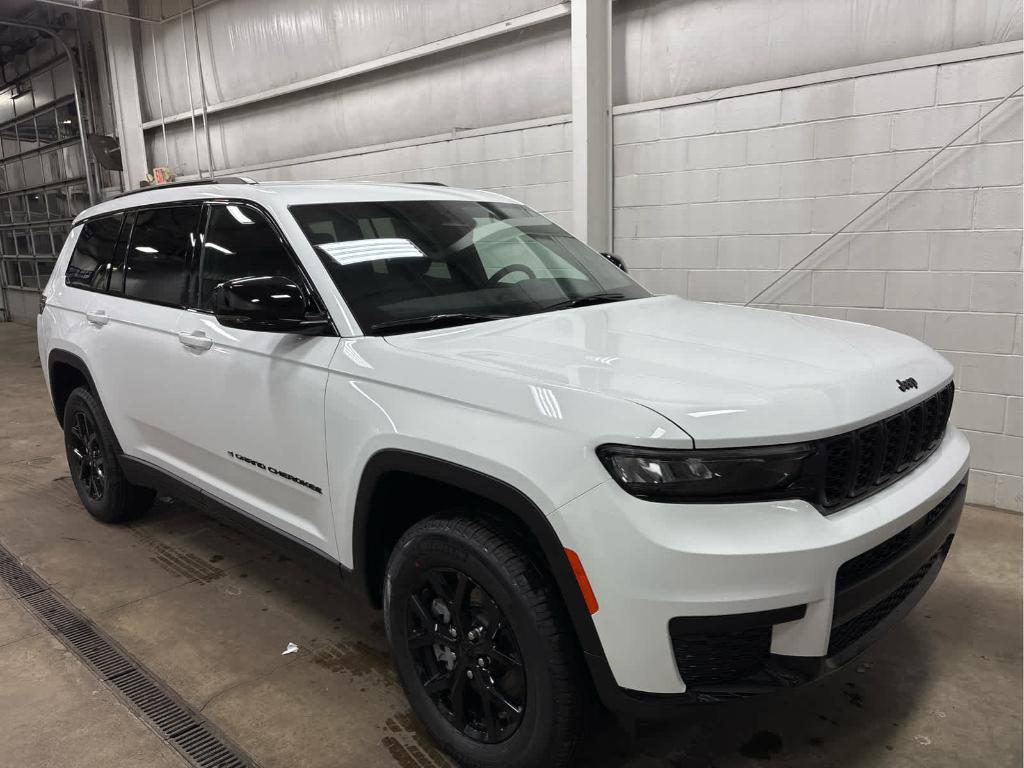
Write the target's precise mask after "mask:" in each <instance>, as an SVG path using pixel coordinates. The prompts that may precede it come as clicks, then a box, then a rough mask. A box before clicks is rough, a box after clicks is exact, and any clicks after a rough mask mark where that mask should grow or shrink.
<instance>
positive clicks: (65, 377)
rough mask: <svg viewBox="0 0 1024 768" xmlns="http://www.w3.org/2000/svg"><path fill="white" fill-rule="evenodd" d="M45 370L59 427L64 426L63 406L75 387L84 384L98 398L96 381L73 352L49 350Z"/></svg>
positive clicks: (87, 367)
mask: <svg viewBox="0 0 1024 768" xmlns="http://www.w3.org/2000/svg"><path fill="white" fill-rule="evenodd" d="M46 370H47V373H48V375H49V381H50V397H51V399H52V400H53V411H54V413H55V414H56V416H57V423H58V424H60V425H61V427H63V426H64V406H65V405H66V404H67V401H68V397H70V395H71V393H72V392H73V391H74V390H75V388H76V387H80V386H83V385H84V386H85V387H86V388H88V390H89V391H90V392H92V394H93V395H94V396H95V397H96V398H99V396H100V395H99V392H98V391H97V390H96V382H95V381H93V378H92V374H91V373H90V372H89V366H88V365H86V364H85V361H84V360H82V358H81V357H79V356H78V355H76V354H74V353H73V352H69V351H67V350H66V349H52V350H50V355H49V358H48V359H47V361H46Z"/></svg>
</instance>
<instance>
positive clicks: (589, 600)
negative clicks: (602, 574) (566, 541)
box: [565, 547, 598, 616]
mask: <svg viewBox="0 0 1024 768" xmlns="http://www.w3.org/2000/svg"><path fill="white" fill-rule="evenodd" d="M565 555H566V557H568V558H569V565H570V566H571V567H572V572H573V574H574V575H575V576H576V583H577V584H579V585H580V592H582V593H583V601H584V602H585V603H586V604H587V610H588V611H590V615H591V616H593V615H594V614H595V613H597V611H598V605H597V595H595V594H594V588H593V587H591V586H590V579H588V578H587V572H586V571H585V570H583V563H582V562H580V556H579V555H577V554H576V553H575V552H573V551H572V550H571V549H569V548H568V547H566V548H565Z"/></svg>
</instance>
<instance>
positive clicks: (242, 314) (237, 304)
mask: <svg viewBox="0 0 1024 768" xmlns="http://www.w3.org/2000/svg"><path fill="white" fill-rule="evenodd" d="M212 304H213V314H214V316H215V317H216V318H217V322H218V323H220V324H221V325H223V326H225V327H227V328H239V329H243V330H247V331H265V332H267V333H302V334H307V335H315V334H319V333H323V332H325V331H326V330H328V329H330V327H331V324H330V322H329V321H328V320H327V318H326V317H323V316H318V317H310V316H308V315H307V314H306V293H305V291H303V290H302V288H301V287H300V286H298V285H296V284H295V283H294V282H293V281H291V280H289V279H288V278H287V277H280V276H277V275H271V276H266V277H240V278H237V279H235V280H228V281H227V282H225V283H221V284H220V285H218V286H217V287H216V288H214V289H213V296H212Z"/></svg>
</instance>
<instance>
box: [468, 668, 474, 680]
mask: <svg viewBox="0 0 1024 768" xmlns="http://www.w3.org/2000/svg"><path fill="white" fill-rule="evenodd" d="M466 677H468V678H469V679H470V680H472V679H473V670H472V669H467V670H466Z"/></svg>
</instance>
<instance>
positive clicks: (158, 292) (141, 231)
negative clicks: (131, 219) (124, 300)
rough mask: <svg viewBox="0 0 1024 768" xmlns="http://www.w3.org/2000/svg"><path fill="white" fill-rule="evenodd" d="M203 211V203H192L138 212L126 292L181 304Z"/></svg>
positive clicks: (155, 301)
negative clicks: (198, 221)
mask: <svg viewBox="0 0 1024 768" xmlns="http://www.w3.org/2000/svg"><path fill="white" fill-rule="evenodd" d="M199 211H200V208H199V206H196V205H190V206H176V207H169V208H149V209H143V210H140V211H137V212H136V214H135V226H134V227H133V228H132V241H131V244H130V245H129V246H128V256H127V259H126V270H127V271H126V274H125V286H124V294H125V296H127V297H128V298H130V299H141V300H142V301H149V302H153V303H154V304H168V305H170V306H175V307H177V306H181V304H182V299H183V297H184V291H185V280H186V278H187V275H188V254H189V251H190V250H191V247H192V233H193V231H194V230H195V226H196V223H197V220H198V218H199Z"/></svg>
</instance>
